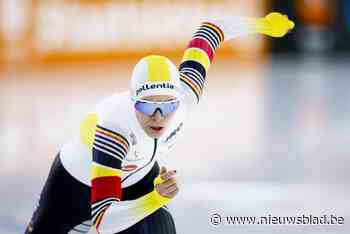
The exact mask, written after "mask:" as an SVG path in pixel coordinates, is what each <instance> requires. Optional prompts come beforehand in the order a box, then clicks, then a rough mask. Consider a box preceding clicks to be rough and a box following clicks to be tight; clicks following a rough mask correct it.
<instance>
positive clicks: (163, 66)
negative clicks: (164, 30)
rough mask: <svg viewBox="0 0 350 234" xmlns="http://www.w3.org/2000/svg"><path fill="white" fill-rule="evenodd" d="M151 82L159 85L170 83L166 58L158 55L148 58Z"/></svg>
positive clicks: (148, 77) (149, 79)
mask: <svg viewBox="0 0 350 234" xmlns="http://www.w3.org/2000/svg"><path fill="white" fill-rule="evenodd" d="M145 59H146V62H147V65H148V74H147V75H148V76H147V80H148V81H149V82H154V83H159V82H167V81H170V70H169V65H168V63H167V61H166V58H165V57H163V56H158V55H150V56H147V57H146V58H145Z"/></svg>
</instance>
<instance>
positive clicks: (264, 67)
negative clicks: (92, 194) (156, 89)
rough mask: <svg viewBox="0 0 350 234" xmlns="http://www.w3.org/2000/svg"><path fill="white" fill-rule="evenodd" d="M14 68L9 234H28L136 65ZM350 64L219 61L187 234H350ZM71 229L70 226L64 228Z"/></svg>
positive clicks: (185, 215)
mask: <svg viewBox="0 0 350 234" xmlns="http://www.w3.org/2000/svg"><path fill="white" fill-rule="evenodd" d="M134 62H135V61H128V62H122V61H119V62H115V63H112V62H109V63H104V64H98V65H94V64H91V65H89V64H84V65H75V66H68V65H66V66H62V65H60V66H58V65H57V66H55V65H51V66H50V67H44V68H40V67H38V68H24V67H21V68H18V69H17V68H14V67H8V68H5V70H4V71H3V72H2V73H1V78H0V93H1V98H0V106H1V112H0V120H1V121H0V129H1V131H0V145H1V147H0V155H1V157H0V165H1V169H0V175H1V179H0V194H1V195H0V196H1V206H0V233H1V234H17V233H23V231H24V229H25V226H26V225H27V223H28V221H29V219H30V216H31V214H32V212H33V210H34V207H35V205H36V201H37V199H38V196H39V194H40V191H41V188H42V186H43V183H44V182H45V179H46V176H47V174H48V171H49V167H50V164H51V162H52V160H53V159H54V157H55V154H56V153H57V152H58V150H59V149H60V147H61V145H62V144H63V143H64V142H65V141H66V140H67V139H68V138H69V137H71V136H72V135H73V134H74V133H75V132H76V131H77V129H79V125H78V123H79V119H80V118H81V117H82V115H83V113H84V112H85V111H87V110H89V108H90V107H91V106H92V105H94V104H95V103H97V102H98V101H100V100H102V99H103V98H104V97H107V96H109V95H111V94H113V93H114V92H120V91H123V90H126V89H127V88H128V80H129V74H130V72H131V69H132V66H133V63H134ZM349 64H350V59H349V58H344V57H343V58H321V57H317V58H313V57H300V58H299V57H274V58H272V59H271V60H268V61H265V62H261V63H260V64H258V65H249V64H240V63H237V62H234V61H231V60H226V61H220V60H216V61H215V63H214V64H213V66H212V69H211V70H210V72H209V74H208V79H207V84H206V89H205V94H204V96H203V98H202V102H201V104H200V106H199V107H198V109H197V110H196V111H195V112H194V113H193V115H192V116H191V117H190V119H189V120H188V121H187V122H186V123H185V125H184V126H185V135H184V138H182V139H180V140H179V142H178V144H177V147H176V149H175V150H174V151H173V152H172V153H171V154H170V155H167V156H166V158H163V159H162V160H161V163H163V164H165V165H167V166H168V167H169V168H175V169H177V170H178V177H179V178H178V180H179V183H180V193H179V195H178V196H177V197H176V199H175V200H174V201H173V203H172V204H171V205H170V208H171V210H172V212H173V215H174V218H175V222H176V225H177V230H178V233H180V234H192V233H259V234H270V233H275V232H278V233H286V234H295V233H303V234H322V233H332V234H345V233H350V225H349V221H350V201H349V197H350V187H349V184H350V179H349V178H350V172H349V170H350V157H349V145H350V101H349V100H350V91H349V87H350V79H349V78H350V76H349V74H350V66H349ZM214 213H219V214H221V215H222V216H258V217H260V216H268V215H272V216H299V215H303V214H312V215H313V216H322V215H324V214H326V215H331V214H333V215H336V216H338V217H340V216H341V217H344V219H345V224H343V225H230V224H224V222H223V223H221V224H220V225H218V226H213V225H211V224H210V217H211V215H212V214H214ZM57 218H59V217H57Z"/></svg>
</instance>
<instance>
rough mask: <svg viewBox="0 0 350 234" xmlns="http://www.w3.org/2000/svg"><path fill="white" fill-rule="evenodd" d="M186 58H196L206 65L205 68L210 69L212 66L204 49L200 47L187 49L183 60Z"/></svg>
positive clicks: (195, 59)
mask: <svg viewBox="0 0 350 234" xmlns="http://www.w3.org/2000/svg"><path fill="white" fill-rule="evenodd" d="M186 60H194V61H196V62H199V63H200V64H202V65H203V66H204V69H205V70H206V71H208V69H209V66H210V60H209V57H208V55H207V53H205V52H204V51H203V50H201V49H198V48H188V49H187V50H186V51H185V54H184V57H183V59H182V62H184V61H186Z"/></svg>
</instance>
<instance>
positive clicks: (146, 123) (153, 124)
mask: <svg viewBox="0 0 350 234" xmlns="http://www.w3.org/2000/svg"><path fill="white" fill-rule="evenodd" d="M142 100H145V101H150V102H169V101H175V100H176V98H175V97H173V96H169V95H153V96H148V97H144V98H142ZM135 112H136V117H137V120H138V122H139V123H140V125H141V127H142V129H143V130H144V131H145V132H146V134H147V135H148V136H149V137H152V138H159V137H160V136H161V135H162V134H163V133H164V132H165V131H166V129H167V128H168V127H169V125H170V123H171V120H172V119H173V118H174V114H175V111H174V112H170V113H167V114H166V115H163V113H162V112H161V110H160V109H156V110H155V112H154V113H153V114H151V115H147V114H145V113H143V112H141V111H138V110H137V109H136V108H135Z"/></svg>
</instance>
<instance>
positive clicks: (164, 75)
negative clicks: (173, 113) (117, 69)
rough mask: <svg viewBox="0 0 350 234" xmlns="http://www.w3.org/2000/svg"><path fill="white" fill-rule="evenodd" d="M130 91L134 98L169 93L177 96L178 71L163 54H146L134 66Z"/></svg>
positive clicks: (178, 87)
mask: <svg viewBox="0 0 350 234" xmlns="http://www.w3.org/2000/svg"><path fill="white" fill-rule="evenodd" d="M130 93H131V97H132V98H133V99H134V100H138V99H140V98H142V97H146V96H152V95H170V96H174V97H176V98H179V97H180V76H179V71H178V70H177V68H176V66H175V65H174V64H173V63H172V62H171V61H170V60H169V59H168V58H166V57H164V56H159V55H149V56H146V57H144V58H142V59H141V60H140V61H139V62H138V63H137V64H136V65H135V67H134V70H133V72H132V77H131V86H130Z"/></svg>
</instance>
